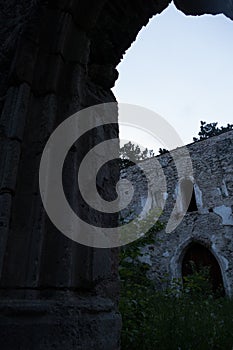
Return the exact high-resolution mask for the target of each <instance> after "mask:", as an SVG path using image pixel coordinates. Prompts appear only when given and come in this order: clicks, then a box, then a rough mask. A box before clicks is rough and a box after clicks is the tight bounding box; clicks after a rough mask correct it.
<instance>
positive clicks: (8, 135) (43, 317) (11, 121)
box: [0, 0, 233, 350]
mask: <svg viewBox="0 0 233 350" xmlns="http://www.w3.org/2000/svg"><path fill="white" fill-rule="evenodd" d="M169 2H170V1H169V0H148V1H146V2H145V1H144V0H136V1H135V0H85V1H83V0H80V1H78V0H56V1H54V0H9V1H3V0H1V1H0V7H1V11H0V22H1V24H3V25H2V26H1V29H0V40H1V48H0V309H1V315H0V335H1V349H3V350H5V349H11V350H13V349H23V350H27V349H30V350H31V349H34V350H37V349H45V348H46V349H52V348H53V349H69V350H70V349H83V350H85V349H96V350H97V349H101V350H104V349H106V350H109V349H112V350H115V349H119V347H120V325H121V318H120V315H119V313H118V311H117V298H118V288H119V284H118V274H117V251H116V250H111V249H108V250H106V249H93V248H89V247H85V246H81V245H79V244H77V243H74V242H72V241H71V240H69V239H67V238H66V237H64V236H63V235H62V234H61V233H60V232H58V231H57V230H56V228H55V227H54V226H53V225H52V223H51V222H50V221H49V219H48V217H47V215H46V213H45V211H44V209H43V205H42V202H41V198H40V194H39V186H38V170H39V163H40V159H41V154H42V151H43V149H44V146H45V144H46V141H47V140H48V138H49V136H50V134H51V133H52V131H53V130H54V129H55V128H56V126H58V125H59V124H60V123H61V122H62V121H63V120H65V119H66V118H67V117H69V116H70V115H71V114H73V113H75V112H77V111H79V110H81V109H83V108H85V107H88V106H92V105H95V104H99V103H103V102H111V101H115V98H114V96H113V94H112V92H111V87H112V86H113V85H114V82H115V80H116V78H117V75H118V73H117V71H116V66H117V64H118V63H119V62H120V60H121V59H122V57H123V54H124V53H125V51H126V50H127V49H128V48H129V47H130V45H131V44H132V42H133V41H134V40H135V39H136V36H137V34H138V32H139V30H140V29H141V28H142V26H144V25H146V24H147V23H148V21H149V19H150V18H151V17H152V16H153V15H156V14H159V13H160V12H162V11H163V10H164V9H165V8H166V7H167V6H168V4H169ZM206 3H207V2H206V1H204V0H203V1H199V2H198V6H194V4H196V1H184V0H183V1H176V4H177V6H178V7H179V8H181V10H182V11H184V12H185V13H187V14H190V13H192V14H194V15H195V14H200V13H204V12H205V11H206V12H208V13H219V12H223V13H225V14H226V15H227V16H229V17H231V16H232V8H233V7H232V2H231V1H228V2H224V4H223V2H222V1H220V0H216V1H214V2H213V6H212V7H211V8H210V7H209V6H206ZM220 4H221V6H220ZM189 10H190V11H191V12H190V11H189ZM116 122H117V115H116ZM117 135H118V128H117V124H115V125H114V126H113V125H112V126H111V127H110V128H107V129H106V128H105V129H101V128H100V129H99V130H98V132H97V133H96V134H95V135H89V136H87V139H86V142H84V143H83V144H82V147H78V145H74V147H72V150H71V151H70V152H69V155H68V157H67V160H66V164H65V168H64V179H65V180H64V187H65V192H66V195H67V197H68V199H69V201H70V203H71V205H72V206H73V208H75V209H76V210H80V211H81V212H82V213H83V215H84V216H86V217H90V216H91V211H90V210H89V209H88V208H87V207H84V208H80V205H79V201H78V199H77V196H76V190H77V188H76V181H75V179H76V175H77V174H76V169H77V168H78V166H79V164H80V162H81V160H82V158H83V155H85V153H86V152H87V150H88V149H89V148H90V147H92V146H93V145H95V144H96V143H98V142H101V140H103V139H105V138H107V139H108V138H115V137H117ZM79 146H80V145H79ZM102 176H103V177H102V180H101V179H100V183H101V184H102V185H101V186H102V189H103V190H105V189H107V191H108V193H109V192H111V191H109V184H115V183H116V181H117V179H118V176H119V172H118V170H117V169H115V171H110V170H109V168H108V167H106V173H105V174H103V175H102ZM112 192H113V191H112ZM94 220H95V221H96V222H101V220H102V221H103V222H101V224H103V225H105V224H108V220H109V219H106V220H105V219H100V217H99V216H98V214H94ZM111 221H112V222H114V221H117V217H116V216H114V217H112V218H111Z"/></svg>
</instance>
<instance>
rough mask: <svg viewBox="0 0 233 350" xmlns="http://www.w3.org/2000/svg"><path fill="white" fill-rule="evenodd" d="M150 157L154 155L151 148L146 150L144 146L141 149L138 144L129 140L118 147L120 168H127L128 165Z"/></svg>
mask: <svg viewBox="0 0 233 350" xmlns="http://www.w3.org/2000/svg"><path fill="white" fill-rule="evenodd" d="M151 157H154V152H153V150H148V149H147V148H145V149H144V150H143V151H142V150H141V149H140V147H139V145H135V144H133V143H132V142H131V141H129V142H128V143H126V144H125V145H124V146H123V147H121V148H120V158H121V163H120V166H121V168H122V169H124V168H127V167H128V166H130V165H133V164H134V163H137V162H139V161H140V160H145V159H148V158H151Z"/></svg>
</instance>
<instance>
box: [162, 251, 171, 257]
mask: <svg viewBox="0 0 233 350" xmlns="http://www.w3.org/2000/svg"><path fill="white" fill-rule="evenodd" d="M169 256H170V254H169V251H168V250H166V252H165V253H163V257H164V258H168V257H169Z"/></svg>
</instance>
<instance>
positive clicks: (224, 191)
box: [221, 180, 229, 197]
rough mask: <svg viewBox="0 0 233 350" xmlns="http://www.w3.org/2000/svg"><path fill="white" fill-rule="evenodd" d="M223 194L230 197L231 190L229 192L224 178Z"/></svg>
mask: <svg viewBox="0 0 233 350" xmlns="http://www.w3.org/2000/svg"><path fill="white" fill-rule="evenodd" d="M221 189H222V194H223V195H224V196H225V197H228V196H229V192H228V189H227V185H226V181H225V180H222V187H221Z"/></svg>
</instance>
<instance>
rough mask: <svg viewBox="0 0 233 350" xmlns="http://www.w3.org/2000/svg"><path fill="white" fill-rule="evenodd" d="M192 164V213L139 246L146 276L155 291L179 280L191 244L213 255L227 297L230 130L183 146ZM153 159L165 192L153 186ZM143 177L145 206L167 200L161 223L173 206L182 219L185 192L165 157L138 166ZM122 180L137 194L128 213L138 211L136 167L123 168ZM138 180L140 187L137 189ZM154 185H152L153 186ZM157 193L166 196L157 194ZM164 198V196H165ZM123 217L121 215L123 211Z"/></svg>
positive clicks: (232, 232) (231, 246)
mask: <svg viewBox="0 0 233 350" xmlns="http://www.w3.org/2000/svg"><path fill="white" fill-rule="evenodd" d="M187 148H188V151H189V153H190V156H191V159H192V164H193V178H190V180H191V181H192V182H193V184H194V192H195V198H196V205H197V210H194V211H192V212H187V213H186V215H185V217H184V219H183V220H182V222H181V223H180V224H179V225H178V227H177V228H176V229H175V230H173V231H172V232H170V233H167V232H166V231H165V229H164V230H162V231H160V232H158V233H156V236H155V243H154V244H153V245H152V246H151V245H150V246H148V247H146V248H144V250H143V253H144V258H143V259H144V261H145V259H146V261H147V262H149V264H150V265H151V269H150V272H149V275H150V277H151V278H152V279H154V280H155V282H156V285H157V287H158V288H164V287H167V286H168V285H169V284H170V283H171V281H172V279H174V278H181V277H182V274H181V267H182V260H183V256H184V253H185V251H186V250H187V248H188V247H189V246H190V244H191V243H192V242H199V243H201V244H203V245H204V246H206V247H208V248H209V250H210V251H211V252H212V253H213V255H214V256H215V257H216V259H217V261H218V263H219V266H220V269H221V271H222V277H223V283H224V287H225V292H226V294H227V295H229V296H232V295H233V263H232V254H233V212H232V210H233V207H232V204H233V191H232V179H233V167H232V164H233V156H232V154H233V132H228V133H225V134H222V135H220V136H216V137H213V138H210V139H208V140H205V141H201V142H197V143H193V144H191V145H188V147H187ZM157 161H159V162H160V164H161V165H162V166H163V171H164V173H165V174H166V180H167V192H166V193H165V192H164V191H165V190H164V189H163V188H162V187H161V186H160V185H159V183H158V179H157V174H156V171H155V169H156V162H157ZM143 168H144V169H146V171H147V172H148V173H149V176H148V178H149V179H150V180H149V182H150V183H151V184H152V185H151V186H150V187H149V196H150V197H151V198H152V199H153V200H152V201H151V203H150V208H151V209H153V208H158V209H159V208H161V207H162V206H163V202H164V197H167V200H166V205H165V209H164V212H163V214H162V216H161V221H163V222H165V223H167V221H168V218H169V217H170V215H171V212H172V209H173V207H174V205H175V202H176V201H178V202H179V205H178V210H177V213H176V214H177V215H182V211H183V204H182V201H183V200H184V196H185V193H182V190H181V188H180V183H181V181H182V179H178V178H177V174H176V170H175V168H174V164H173V162H172V161H171V157H170V155H169V154H165V155H162V156H159V157H156V158H152V159H149V160H147V161H144V162H143ZM123 177H124V178H127V179H128V180H130V181H132V183H133V184H134V185H135V184H136V185H137V192H136V193H137V196H136V197H135V198H134V203H133V204H132V206H131V210H134V208H135V210H136V211H139V208H140V209H141V210H142V204H143V203H145V201H146V196H147V191H146V188H147V186H146V184H145V178H144V180H143V174H142V173H140V172H138V171H137V170H136V168H128V169H127V171H124V173H123ZM143 182H144V185H143ZM156 183H157V184H158V186H153V185H154V184H156ZM158 192H160V193H161V194H166V196H163V195H160V196H158ZM167 194H168V196H167ZM125 214H126V215H127V213H126V212H125Z"/></svg>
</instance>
